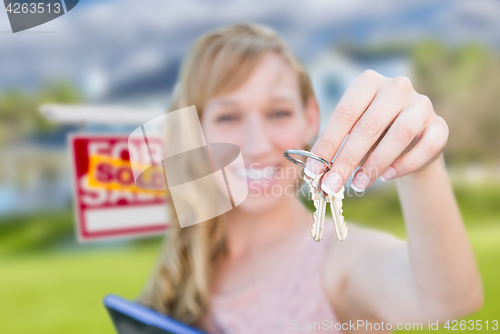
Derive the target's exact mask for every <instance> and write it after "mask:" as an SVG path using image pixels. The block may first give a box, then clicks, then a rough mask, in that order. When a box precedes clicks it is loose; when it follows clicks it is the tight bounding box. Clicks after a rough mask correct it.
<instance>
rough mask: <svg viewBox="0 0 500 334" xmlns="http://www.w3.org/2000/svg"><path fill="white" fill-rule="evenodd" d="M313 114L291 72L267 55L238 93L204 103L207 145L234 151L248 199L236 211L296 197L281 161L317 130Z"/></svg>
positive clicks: (291, 174) (291, 170)
mask: <svg viewBox="0 0 500 334" xmlns="http://www.w3.org/2000/svg"><path fill="white" fill-rule="evenodd" d="M318 114H319V112H318V108H317V104H316V100H315V99H314V98H311V99H310V100H309V101H308V103H307V104H306V105H305V106H304V104H303V103H302V99H301V94H300V87H299V82H298V78H297V74H296V72H295V71H294V70H293V69H292V68H291V67H290V66H289V65H288V64H287V63H286V62H285V61H284V60H283V59H282V58H281V56H279V55H277V54H272V53H269V54H268V55H266V56H265V57H264V58H263V60H262V62H261V63H260V64H259V65H258V66H257V67H256V69H255V70H254V72H253V73H252V74H251V75H250V77H249V78H248V79H247V80H246V82H244V84H243V85H242V86H240V87H239V88H238V89H236V90H234V91H231V92H230V93H227V94H224V95H220V96H217V97H215V98H212V99H210V100H209V101H207V103H206V105H205V108H204V111H203V116H202V127H203V131H204V133H205V137H206V140H207V142H208V143H232V144H235V145H237V146H239V147H240V149H241V152H242V156H243V160H244V162H245V169H246V177H245V175H236V176H237V177H239V179H240V180H241V182H247V185H248V197H247V199H246V200H245V201H244V202H243V203H242V204H241V205H240V206H238V208H239V209H241V210H245V211H251V212H253V213H256V212H263V211H265V210H266V209H269V208H272V207H274V206H275V205H276V204H278V203H279V201H282V200H285V199H286V198H287V197H293V196H296V188H297V187H296V186H297V180H298V175H299V167H298V166H296V165H294V164H292V163H290V162H289V161H288V160H286V159H285V158H284V156H283V152H284V151H285V150H287V149H291V148H293V149H303V148H305V147H306V145H307V144H309V143H310V141H311V140H312V139H314V137H315V135H316V134H317V131H318V123H319V115H318Z"/></svg>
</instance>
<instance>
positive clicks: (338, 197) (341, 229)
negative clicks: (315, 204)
mask: <svg viewBox="0 0 500 334" xmlns="http://www.w3.org/2000/svg"><path fill="white" fill-rule="evenodd" d="M343 198H344V187H342V189H340V191H339V192H338V193H337V194H335V195H334V196H332V195H327V201H328V202H329V203H330V209H331V210H332V219H333V225H334V226H335V234H336V235H337V239H339V240H340V241H343V240H345V238H346V237H347V224H346V222H345V220H344V216H343V215H342V199H343Z"/></svg>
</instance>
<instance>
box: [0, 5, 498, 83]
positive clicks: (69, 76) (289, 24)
mask: <svg viewBox="0 0 500 334" xmlns="http://www.w3.org/2000/svg"><path fill="white" fill-rule="evenodd" d="M241 21H255V22H260V23H264V24H268V25H270V26H271V27H273V28H274V29H275V30H277V31H278V32H279V33H280V34H281V35H282V36H283V37H284V38H285V40H286V41H287V42H288V43H289V44H290V45H291V47H292V48H293V49H294V50H295V52H296V53H297V54H298V55H299V57H300V58H301V59H302V60H304V61H306V62H307V61H309V60H311V59H314V57H317V56H318V54H320V53H321V52H323V51H324V50H325V49H326V48H328V47H329V46H331V45H335V44H336V43H340V42H349V43H356V44H358V45H366V46H374V45H383V44H384V43H390V42H403V43H414V42H417V41H419V40H422V39H429V38H433V39H438V40H440V41H442V42H443V43H447V44H452V45H456V44H462V43H470V42H473V43H478V44H483V45H486V46H488V47H490V48H494V49H499V48H500V1H497V0H474V1H470V0H443V1H439V0H438V1H436V0H420V1H415V0H407V1H398V0H378V1H373V0H372V1H366V0H350V1H344V0H306V1H290V0H265V1H264V0H238V1H225V0H211V1H206V0H205V1H202V0H182V1H181V0H177V1H174V0H147V1H140V0H101V1H95V0H93V1H91V0H80V3H79V4H78V5H77V6H76V7H75V8H74V9H73V10H72V11H70V12H69V13H67V14H65V15H63V16H61V17H59V18H57V19H55V20H53V21H51V22H48V23H46V24H43V25H40V26H38V27H35V28H32V29H29V30H26V31H24V32H19V33H16V34H13V33H12V32H11V30H10V25H9V21H8V18H7V15H6V12H5V11H4V10H3V8H0V91H2V90H5V89H7V88H12V87H16V88H20V89H26V90H36V89H39V87H40V85H41V84H43V83H46V82H54V81H58V80H66V81H69V82H72V83H74V84H75V85H76V86H78V87H80V88H82V89H84V90H85V89H86V90H87V91H88V90H89V89H88V87H90V86H96V85H97V86H98V85H101V86H103V87H105V88H107V89H112V88H113V87H117V86H120V85H121V84H123V83H124V82H130V81H131V80H134V78H137V77H141V76H145V75H146V76H147V75H148V74H154V73H155V72H157V71H158V70H159V69H161V68H166V67H168V66H169V64H177V63H178V62H179V59H181V58H182V56H183V55H184V54H185V53H186V51H187V50H188V48H189V46H190V45H191V44H192V43H193V41H194V40H195V39H196V37H198V36H199V35H200V34H202V33H204V32H206V31H207V30H209V29H211V28H215V27H217V26H220V25H226V24H230V23H234V22H241ZM89 83H92V85H91V84H89ZM86 87H87V88H86ZM90 93H92V92H90Z"/></svg>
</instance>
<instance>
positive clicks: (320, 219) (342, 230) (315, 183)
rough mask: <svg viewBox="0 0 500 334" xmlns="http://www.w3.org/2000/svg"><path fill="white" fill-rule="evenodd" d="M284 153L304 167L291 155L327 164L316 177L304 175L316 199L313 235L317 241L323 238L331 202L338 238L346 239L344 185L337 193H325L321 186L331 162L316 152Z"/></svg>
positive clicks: (292, 151)
mask: <svg viewBox="0 0 500 334" xmlns="http://www.w3.org/2000/svg"><path fill="white" fill-rule="evenodd" d="M284 154H285V158H287V159H288V160H289V161H291V162H293V163H294V164H299V165H301V166H304V167H305V163H304V162H303V161H300V160H298V159H295V158H294V157H292V156H290V154H296V155H302V156H305V157H308V158H311V159H315V160H318V161H320V162H322V163H323V164H325V165H326V169H325V171H324V172H323V173H321V174H319V175H318V176H316V177H315V178H311V177H309V176H308V175H304V181H305V182H306V183H307V185H308V186H309V191H310V193H311V199H312V200H313V201H314V207H315V208H316V211H315V212H314V213H313V219H314V223H313V225H312V228H311V236H312V238H313V239H314V241H316V242H319V241H321V239H323V230H324V228H325V215H326V206H327V204H328V203H329V204H330V209H331V212H332V219H333V225H334V226H335V234H336V236H337V239H339V240H345V238H346V237H347V225H346V223H345V221H344V216H343V215H342V199H343V198H344V188H343V187H342V189H340V191H339V192H338V193H336V194H335V195H328V194H325V193H324V192H323V190H321V188H320V184H321V179H322V178H323V175H325V173H326V172H328V171H329V170H330V168H331V167H332V166H331V164H330V162H328V161H326V160H325V159H323V158H321V157H319V156H317V155H315V154H314V153H311V152H308V151H303V150H286V151H285V153H284Z"/></svg>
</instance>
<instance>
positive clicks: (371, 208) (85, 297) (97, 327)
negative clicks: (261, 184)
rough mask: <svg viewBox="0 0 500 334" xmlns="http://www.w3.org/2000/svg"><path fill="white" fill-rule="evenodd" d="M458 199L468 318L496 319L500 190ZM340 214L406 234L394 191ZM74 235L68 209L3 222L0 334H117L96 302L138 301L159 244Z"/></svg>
mask: <svg viewBox="0 0 500 334" xmlns="http://www.w3.org/2000/svg"><path fill="white" fill-rule="evenodd" d="M456 193H457V198H458V200H459V204H460V207H461V210H462V213H463V216H464V220H465V224H466V228H467V230H468V233H469V237H470V240H471V242H472V245H473V248H474V252H475V255H476V258H477V260H478V264H479V268H480V271H481V274H482V278H483V283H484V289H485V296H486V300H485V304H484V307H483V308H482V309H481V310H480V311H479V312H477V313H476V314H474V315H472V316H470V317H468V318H466V319H480V320H483V321H485V320H489V321H490V322H491V320H495V319H496V320H500V284H499V283H498V282H499V281H500V268H499V264H500V224H498V218H499V217H500V205H499V203H500V201H499V199H500V187H498V186H474V187H470V186H463V187H457V188H456ZM344 212H345V214H346V215H348V217H349V220H350V221H356V222H359V223H362V224H366V225H369V226H373V227H377V228H381V229H384V230H386V231H389V232H391V233H394V234H395V235H397V236H400V237H404V236H405V232H404V225H403V221H402V216H401V211H400V209H399V204H398V199H397V195H396V193H395V191H394V189H393V188H391V187H389V188H387V189H384V190H379V191H377V192H375V191H373V192H372V193H367V194H366V195H365V196H364V197H346V199H345V201H344ZM72 229H73V223H72V218H71V213H70V212H69V211H68V212H62V213H53V214H43V215H36V216H27V217H19V218H16V219H15V220H13V219H9V221H8V222H0V314H1V317H0V333H8V334H17V333H42V334H43V333H47V334H49V333H50V334H63V333H64V334H66V333H71V334H79V333H114V330H113V327H112V324H111V322H110V320H109V318H108V315H107V313H106V311H105V309H104V307H103V306H102V303H101V300H102V298H103V297H104V296H105V295H106V294H108V293H114V294H118V295H121V296H123V297H125V298H130V299H133V298H135V297H136V296H137V295H138V293H139V292H140V290H141V289H142V287H143V285H144V283H145V281H146V279H147V277H148V276H149V274H150V272H151V269H152V266H153V263H154V261H155V259H156V256H157V252H158V250H159V245H160V243H159V239H158V238H153V239H146V240H142V241H141V242H135V243H123V242H121V243H113V244H111V245H110V246H109V245H108V247H102V246H96V245H85V246H75V245H74V244H72V242H71V240H73V231H72ZM68 240H69V241H68ZM424 329H425V326H424ZM425 331H426V330H424V332H425ZM490 331H491V329H490ZM419 332H422V331H419ZM433 332H436V331H433ZM438 332H447V330H446V329H440V330H439V331H438Z"/></svg>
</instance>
